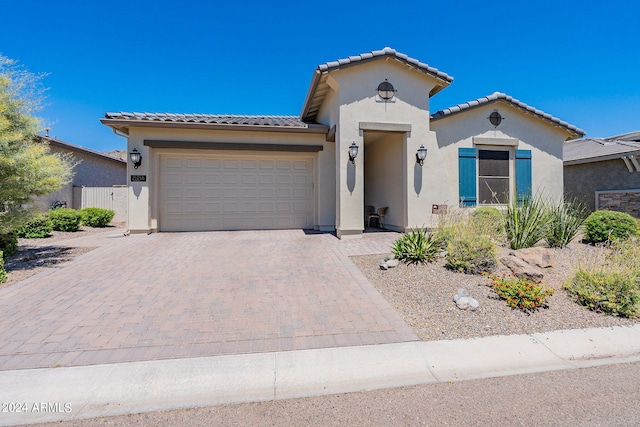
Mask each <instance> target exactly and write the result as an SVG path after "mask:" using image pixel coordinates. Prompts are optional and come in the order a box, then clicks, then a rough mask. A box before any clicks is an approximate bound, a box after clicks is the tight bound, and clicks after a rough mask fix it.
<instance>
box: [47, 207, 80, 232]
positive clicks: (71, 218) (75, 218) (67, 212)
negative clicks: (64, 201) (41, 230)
mask: <svg viewBox="0 0 640 427" xmlns="http://www.w3.org/2000/svg"><path fill="white" fill-rule="evenodd" d="M49 219H50V220H51V225H52V226H53V229H54V230H56V231H78V230H79V229H80V221H81V218H80V214H79V213H78V211H76V210H74V209H67V208H61V209H54V210H52V211H50V212H49Z"/></svg>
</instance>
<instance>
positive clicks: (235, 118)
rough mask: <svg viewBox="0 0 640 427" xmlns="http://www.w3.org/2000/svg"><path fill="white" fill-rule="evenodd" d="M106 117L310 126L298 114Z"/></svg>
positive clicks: (110, 115)
mask: <svg viewBox="0 0 640 427" xmlns="http://www.w3.org/2000/svg"><path fill="white" fill-rule="evenodd" d="M104 117H105V118H106V119H112V120H132V121H133V120H136V121H150V122H169V123H201V124H214V125H240V126H283V127H300V128H306V127H309V123H306V122H303V121H302V120H300V117H297V116H244V115H231V114H175V113H127V112H118V113H106V114H105V115H104Z"/></svg>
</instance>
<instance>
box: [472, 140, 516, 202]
mask: <svg viewBox="0 0 640 427" xmlns="http://www.w3.org/2000/svg"><path fill="white" fill-rule="evenodd" d="M478 195H479V196H480V197H479V200H478V203H480V204H483V205H493V204H506V203H507V202H508V200H509V152H508V151H496V150H478Z"/></svg>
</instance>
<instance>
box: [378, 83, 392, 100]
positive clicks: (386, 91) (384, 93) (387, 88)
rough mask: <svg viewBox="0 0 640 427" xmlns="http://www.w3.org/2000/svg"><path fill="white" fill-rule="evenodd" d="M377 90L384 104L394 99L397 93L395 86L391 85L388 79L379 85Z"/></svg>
mask: <svg viewBox="0 0 640 427" xmlns="http://www.w3.org/2000/svg"><path fill="white" fill-rule="evenodd" d="M377 90H378V96H379V97H380V99H382V100H383V101H384V102H387V101H388V100H390V99H391V98H393V96H394V95H395V93H396V90H395V89H394V88H393V85H392V84H391V83H389V81H387V79H384V81H383V82H382V83H380V84H379V85H378V89H377Z"/></svg>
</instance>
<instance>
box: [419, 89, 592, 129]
mask: <svg viewBox="0 0 640 427" xmlns="http://www.w3.org/2000/svg"><path fill="white" fill-rule="evenodd" d="M498 101H502V102H505V103H507V104H510V105H512V106H514V107H516V108H518V109H519V110H521V111H523V112H525V113H527V114H530V115H532V116H535V117H538V118H539V119H542V120H544V121H546V122H547V123H549V124H551V125H553V126H556V127H559V128H561V129H563V130H564V131H566V132H567V133H569V134H570V135H571V136H572V137H573V138H579V137H582V136H584V135H585V131H584V130H582V129H580V128H578V127H576V126H574V125H571V124H569V123H567V122H565V121H563V120H560V119H559V118H557V117H554V116H552V115H551V114H548V113H545V112H544V111H541V110H538V109H537V108H534V107H531V106H530V105H527V104H525V103H524V102H522V101H520V100H518V99H515V98H513V97H512V96H509V95H507V94H505V93H502V92H494V93H492V94H491V95H489V96H484V97H482V98H478V99H475V100H473V101H469V102H465V103H462V104H458V105H456V106H454V107H449V108H445V109H444V110H440V111H438V112H436V113H434V114H433V115H432V116H431V120H440V119H444V118H446V117H450V116H453V115H455V114H458V113H462V112H464V111H468V110H471V109H473V108H477V107H480V106H483V105H487V104H491V103H493V102H498Z"/></svg>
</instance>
